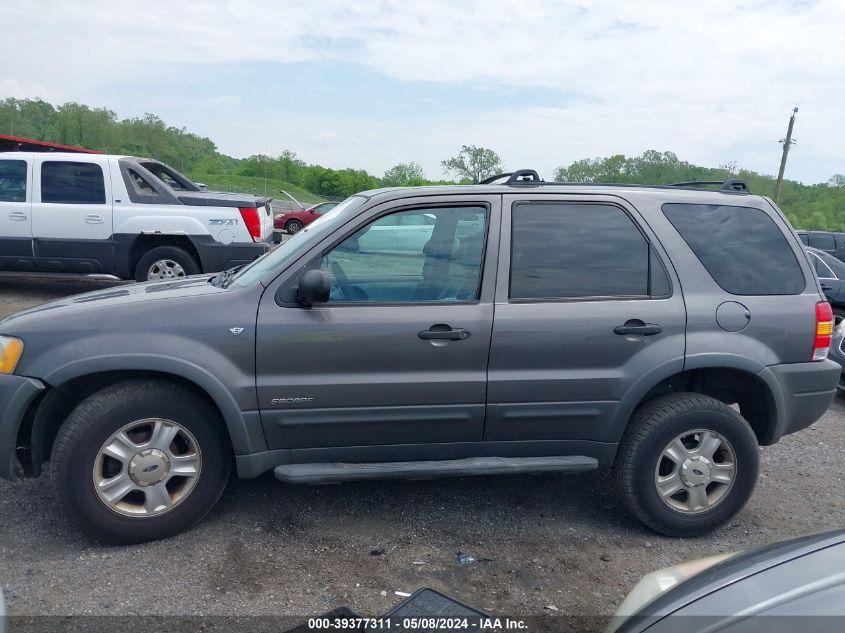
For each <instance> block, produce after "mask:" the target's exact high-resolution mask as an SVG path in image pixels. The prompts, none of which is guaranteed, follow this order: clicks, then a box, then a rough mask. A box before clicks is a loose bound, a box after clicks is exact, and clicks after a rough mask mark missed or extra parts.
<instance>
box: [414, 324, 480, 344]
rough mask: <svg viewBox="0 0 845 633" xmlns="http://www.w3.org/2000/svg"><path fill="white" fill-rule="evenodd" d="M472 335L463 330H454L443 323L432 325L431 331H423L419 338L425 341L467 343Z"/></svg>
mask: <svg viewBox="0 0 845 633" xmlns="http://www.w3.org/2000/svg"><path fill="white" fill-rule="evenodd" d="M470 336H472V333H471V332H470V331H469V330H464V329H463V328H455V329H452V327H451V326H449V325H445V324H443V323H438V324H437V325H432V326H431V329H429V330H423V331H422V332H420V333H419V337H420V338H421V339H422V340H424V341H465V340H466V339H468V338H469V337H470Z"/></svg>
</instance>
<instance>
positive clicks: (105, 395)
mask: <svg viewBox="0 0 845 633" xmlns="http://www.w3.org/2000/svg"><path fill="white" fill-rule="evenodd" d="M155 419H159V420H160V423H161V425H162V426H161V428H162V429H165V430H166V429H167V428H169V429H173V428H177V427H178V428H179V429H180V430H179V431H178V435H175V436H174V438H173V439H172V441H170V442H169V443H168V446H170V447H171V448H172V449H173V452H172V453H171V452H170V449H168V455H169V456H170V461H168V462H167V464H170V465H169V466H168V465H165V468H166V470H167V473H164V472H163V471H162V473H161V474H168V475H170V476H169V478H168V479H167V481H166V482H163V483H161V484H160V485H152V484H151V483H150V481H149V480H148V481H147V482H146V483H144V482H142V483H141V484H140V486H139V485H138V482H137V481H136V479H135V478H136V477H141V478H143V477H147V478H150V477H153V476H157V475H156V473H155V471H156V469H158V466H157V465H156V463H151V462H150V461H149V460H151V459H153V458H154V457H155V456H153V457H150V456H147V457H144V454H146V453H150V452H152V449H150V448H147V449H146V450H145V451H143V453H141V452H139V453H136V454H135V455H134V457H133V458H132V460H131V461H127V462H124V463H121V462H118V461H117V460H115V459H114V458H112V457H109V455H110V454H112V452H109V451H102V450H101V449H102V448H104V446H105V444H106V443H107V442H112V438H114V437H115V434H116V433H117V432H119V431H121V430H122V429H125V428H128V427H130V426H132V425H136V426H135V427H134V428H133V429H132V430H129V431H126V432H125V433H124V435H125V436H126V437H131V438H133V443H132V444H131V445H130V444H127V443H125V442H123V443H120V442H113V443H112V444H110V446H112V445H118V446H119V447H121V448H125V447H130V448H129V450H128V451H126V454H127V455H132V454H133V453H134V451H135V450H136V449H138V450H140V448H143V447H144V444H145V442H144V439H143V429H141V433H142V434H141V435H138V434H137V433H138V430H137V429H138V428H139V427H138V426H137V425H138V424H139V421H143V422H140V424H141V425H142V426H143V424H144V423H145V422H147V421H151V420H155ZM168 423H169V424H170V425H171V426H169V427H167V424H168ZM150 426H152V424H151V425H150ZM162 437H169V436H166V435H164V434H162ZM139 438H140V439H139ZM188 440H189V441H188ZM164 441H165V442H167V440H164ZM136 442H137V443H138V446H135V443H136ZM191 442H193V444H196V446H194V445H193V444H192V443H191ZM146 445H147V447H150V446H154V445H155V443H154V442H153V438H152V437H150V439H149V440H148V443H146ZM179 447H183V448H184V447H187V448H186V449H185V450H184V453H185V454H182V455H176V453H177V452H178V451H179V450H180V448H179ZM143 459H146V460H148V461H147V462H144V461H142V460H143ZM177 459H181V460H182V462H177ZM189 462H191V463H193V464H194V466H195V468H194V470H195V471H196V473H197V474H196V476H192V475H191V476H186V477H182V476H180V475H178V474H172V473H175V472H176V471H175V467H176V466H177V465H179V466H180V467H181V468H182V469H183V470H184V467H185V465H186V464H188V463H189ZM159 463H162V464H163V463H164V462H159ZM115 464H117V466H115ZM147 464H151V465H147ZM231 464H232V450H231V446H230V443H229V439H228V435H227V434H226V432H225V430H224V425H223V421H222V420H221V419H220V415H219V414H218V412H217V411H216V410H215V409H214V408H213V407H212V406H211V405H210V404H209V403H208V402H207V401H206V400H205V399H203V398H202V397H200V396H198V395H197V394H195V393H194V392H192V391H190V390H188V389H185V388H183V387H181V386H179V385H175V384H173V383H169V382H166V381H161V380H131V381H126V382H122V383H118V384H116V385H113V386H111V387H106V388H105V389H103V390H101V391H98V392H96V393H94V394H93V395H91V396H89V397H88V398H86V399H85V400H83V401H82V402H81V403H80V404H79V405H78V406H77V407H76V408H75V409H74V410H73V411H72V412H71V414H70V415H69V416H68V418H67V420H65V422H64V424H62V426H61V428H60V429H59V431H58V434H57V436H56V440H55V442H54V444H53V451H52V455H51V460H50V477H51V480H52V484H53V490H54V493H55V495H56V499H57V501H58V503H59V505H60V506H61V507H62V508H63V509H64V511H65V512H66V513H67V515H68V516H69V517H70V518H71V519H72V520H73V521H74V522H75V523H76V524H77V525H78V526H79V527H81V528H82V530H83V531H84V532H86V533H87V534H88V535H89V536H91V537H92V538H94V539H95V540H97V541H101V542H104V543H110V544H130V543H141V542H144V541H153V540H157V539H161V538H166V537H168V536H172V535H174V534H177V533H179V532H181V531H183V530H185V529H187V528H188V527H190V526H191V525H193V524H194V523H196V522H197V521H199V520H200V519H202V517H204V516H205V515H206V514H207V513H208V512H209V511H210V510H211V509H212V508H213V507H214V505H215V504H216V503H217V501H218V499H219V498H220V495H221V494H223V490H224V488H225V487H226V482H227V480H228V477H229V472H230V470H231ZM145 465H147V467H145V468H141V467H143V466H145ZM107 467H108V468H113V469H114V468H117V470H114V471H113V472H112V473H109V474H108V475H107V476H106V477H105V480H106V481H115V480H116V479H117V477H118V475H115V479H110V478H111V477H112V475H113V474H114V473H116V472H119V477H120V478H122V480H124V481H125V482H127V484H128V485H131V486H134V488H137V490H135V489H132V490H131V491H130V492H128V493H124V496H122V497H120V498H119V499H118V501H117V502H115V503H113V504H110V503H109V502H107V501H106V500H105V499H104V498H103V496H102V493H100V492H98V490H97V484H96V483H95V481H97V480H98V478H99V477H101V476H102V472H101V471H100V470H98V469H105V468H107ZM171 469H173V470H172V471H171ZM148 471H152V473H150V472H148ZM130 473H132V474H131V476H130ZM100 484H101V485H102V482H100ZM120 485H121V486H122V485H123V484H122V483H121V484H120ZM142 486H146V487H142ZM162 486H164V487H165V488H164V490H165V491H166V492H167V493H168V498H170V499H171V502H170V505H169V507H167V504H162V505H160V506H157V507H155V508H153V509H152V510H150V511H149V512H147V510H146V508H147V502H148V500H149V502H150V507H152V506H153V505H154V504H155V503H156V502H155V501H154V496H156V495H153V496H148V495H151V493H155V492H156V491H157V490H161V489H162ZM168 486H169V487H170V490H172V491H173V492H169V491H168V488H167V487H168ZM104 489H105V490H112V491H114V490H116V486H113V487H112V488H110V489H107V488H104ZM119 495H120V492H119V491H118V492H117V493H116V494H115V497H118V496H119ZM142 508H143V509H142Z"/></svg>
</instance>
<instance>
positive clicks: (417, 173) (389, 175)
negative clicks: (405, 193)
mask: <svg viewBox="0 0 845 633" xmlns="http://www.w3.org/2000/svg"><path fill="white" fill-rule="evenodd" d="M381 182H382V184H383V185H384V186H386V187H413V186H416V185H422V184H426V179H425V173H424V172H423V168H422V166H420V165H419V164H418V163H414V162H410V163H399V164H398V165H394V166H393V167H391V168H390V169H388V170H387V171H386V172H384V176H383V177H382V179H381Z"/></svg>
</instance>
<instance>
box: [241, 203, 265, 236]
mask: <svg viewBox="0 0 845 633" xmlns="http://www.w3.org/2000/svg"><path fill="white" fill-rule="evenodd" d="M238 211H240V212H241V217H242V218H243V219H244V224H245V225H246V230H247V231H249V234H250V236H251V237H252V241H253V242H255V241H257V240H260V239H261V216H260V215H259V214H258V209H256V208H255V207H240V208H239V209H238Z"/></svg>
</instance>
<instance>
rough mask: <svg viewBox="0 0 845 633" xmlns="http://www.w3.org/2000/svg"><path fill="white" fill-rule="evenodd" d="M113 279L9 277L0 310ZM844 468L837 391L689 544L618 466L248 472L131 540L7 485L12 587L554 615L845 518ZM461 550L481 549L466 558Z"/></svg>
mask: <svg viewBox="0 0 845 633" xmlns="http://www.w3.org/2000/svg"><path fill="white" fill-rule="evenodd" d="M107 285H108V284H106V283H103V282H91V281H87V280H67V279H62V280H46V279H31V278H30V279H21V278H12V277H0V316H5V315H6V314H10V313H12V312H15V311H17V310H20V309H23V308H25V307H28V306H30V305H34V304H37V303H39V302H42V301H46V300H48V299H51V298H55V297H60V296H63V295H67V294H73V293H77V292H84V291H88V290H94V289H97V288H101V287H105V286H107ZM844 472H845V407H843V405H842V403H840V402H839V401H837V402H836V403H834V405H833V406H832V407H831V409H830V411H828V413H827V414H826V415H825V416H824V418H823V419H822V420H821V421H819V422H818V423H817V424H816V425H815V426H813V427H811V428H810V429H808V430H806V431H804V432H802V433H799V434H797V435H794V436H789V437H787V438H785V439H784V440H783V441H781V443H780V444H778V445H776V446H773V447H769V448H765V449H763V458H762V474H761V478H760V482H759V484H758V487H757V491H756V493H755V495H754V497H753V499H752V500H751V502H750V504H749V505H748V506H747V507H746V509H745V511H744V512H743V513H742V514H741V515H740V517H739V518H738V519H736V520H734V521H733V522H732V523H731V524H729V525H728V526H726V527H724V528H723V529H721V530H719V531H717V532H715V533H714V534H712V535H710V536H708V537H705V538H699V539H692V540H677V539H670V538H664V537H660V536H657V535H655V534H653V533H651V532H648V531H646V530H645V529H644V528H642V527H640V525H639V524H638V523H637V522H636V521H635V520H634V519H632V518H631V517H629V516H627V515H626V514H625V513H624V511H623V510H622V508H621V506H620V504H619V502H618V500H617V498H616V495H615V493H614V489H613V486H612V482H611V481H610V478H609V477H608V475H607V474H606V473H590V474H582V475H575V476H557V475H542V476H524V477H508V476H501V477H488V478H464V479H452V480H448V479H446V480H436V481H419V482H364V483H346V484H342V485H333V486H317V487H310V486H306V487H297V486H289V485H283V484H279V483H278V482H276V481H275V480H274V479H273V478H272V476H267V477H263V478H261V479H257V480H251V481H239V482H234V483H233V484H232V485H230V487H229V488H228V490H227V492H226V493H225V495H224V497H223V499H222V500H221V502H220V504H219V505H218V507H217V508H216V509H215V510H214V511H212V513H211V514H210V515H209V516H208V517H207V518H206V519H205V520H204V521H203V522H202V523H201V524H200V525H198V526H197V527H196V528H194V529H193V530H192V531H190V532H188V533H186V534H182V535H180V536H178V537H175V538H172V539H170V540H167V541H163V542H157V543H150V544H145V545H139V546H133V547H120V548H114V547H103V546H99V545H97V544H94V543H92V542H90V541H89V540H87V539H86V538H85V537H83V536H81V535H80V534H79V533H77V532H76V531H74V530H72V529H71V528H70V527H69V526H68V525H67V524H66V522H65V520H64V518H63V517H62V516H61V515H59V514H58V512H57V510H56V508H55V507H54V505H53V502H52V500H51V491H50V485H49V482H48V481H47V480H46V479H44V478H42V479H39V480H30V481H26V482H21V483H14V484H12V483H9V482H5V481H0V526H2V528H1V529H2V531H0V585H2V587H3V589H4V591H5V592H6V594H7V601H8V608H9V611H10V614H11V615H18V616H38V615H57V616H61V615H71V614H73V615H85V614H96V615H133V614H144V615H151V614H153V615H188V614H190V615H197V616H199V615H224V614H225V615H238V616H248V615H291V616H300V617H301V616H307V615H314V614H318V613H321V612H324V611H328V610H329V609H332V608H335V607H338V606H342V605H348V606H350V607H351V608H352V609H353V610H355V611H357V612H359V613H362V614H368V615H378V614H382V613H384V612H386V611H387V610H388V609H389V608H391V607H392V606H393V605H395V604H396V603H398V602H399V601H400V600H401V598H399V597H397V596H396V595H394V591H396V590H399V591H406V592H413V591H414V590H415V589H417V588H420V587H424V586H429V587H433V588H435V589H438V590H441V591H444V592H446V593H448V594H450V595H452V596H454V597H456V598H458V599H459V600H462V601H463V602H466V603H468V604H471V605H473V606H477V607H481V608H486V609H489V610H491V611H492V612H494V613H496V614H499V615H506V616H515V615H519V616H539V617H544V618H546V619H547V621H548V623H549V624H552V623H553V621H552V620H550V619H551V618H552V617H555V616H558V617H559V616H561V615H563V614H575V615H583V616H594V615H607V614H610V613H612V612H613V610H614V609H615V607H616V606H617V605H618V604H619V602H620V601H621V600H622V598H623V597H624V596H625V594H626V593H627V592H628V591H629V590H630V589H631V588H632V587H633V585H634V584H635V583H636V582H637V580H638V579H639V578H640V577H641V576H642V575H643V574H645V573H647V572H649V571H652V570H654V569H656V568H658V567H663V566H666V565H671V564H675V563H678V562H681V561H684V560H688V559H691V558H700V557H703V556H708V555H711V554H714V553H718V552H727V551H734V550H741V549H746V548H749V547H753V546H756V545H760V544H763V543H769V542H771V541H775V540H778V539H781V538H785V537H790V536H795V535H799V534H804V533H809V532H817V531H821V530H827V529H832V528H837V527H845V482H843V473H844ZM374 551H382V552H383V553H381V554H380V555H374V554H373V553H371V552H374ZM459 552H467V553H471V554H472V555H474V556H475V557H476V558H477V562H476V563H474V564H471V565H466V566H461V565H459V564H458V561H457V555H458V553H459ZM549 606H554V607H556V609H557V610H556V611H555V610H553V609H549V608H548V607H549ZM534 628H535V630H536V627H534Z"/></svg>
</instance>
